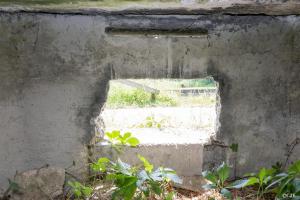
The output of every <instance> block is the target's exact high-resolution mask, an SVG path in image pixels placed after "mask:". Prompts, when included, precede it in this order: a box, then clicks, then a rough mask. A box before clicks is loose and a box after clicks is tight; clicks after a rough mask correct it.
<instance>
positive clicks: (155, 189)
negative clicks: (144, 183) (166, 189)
mask: <svg viewBox="0 0 300 200" xmlns="http://www.w3.org/2000/svg"><path fill="white" fill-rule="evenodd" d="M149 184H150V186H151V190H152V191H153V192H154V193H155V194H157V195H161V193H162V189H161V185H160V184H159V182H156V181H150V183H149Z"/></svg>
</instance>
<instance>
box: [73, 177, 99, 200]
mask: <svg viewBox="0 0 300 200" xmlns="http://www.w3.org/2000/svg"><path fill="white" fill-rule="evenodd" d="M68 185H69V186H70V187H71V191H72V194H74V196H75V198H76V199H83V198H88V197H90V196H91V195H92V192H93V188H91V187H89V186H85V185H83V184H81V183H80V182H78V181H69V182H68Z"/></svg>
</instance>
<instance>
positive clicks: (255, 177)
mask: <svg viewBox="0 0 300 200" xmlns="http://www.w3.org/2000/svg"><path fill="white" fill-rule="evenodd" d="M275 172H276V170H275V169H273V168H272V169H266V168H262V169H260V171H259V172H258V173H257V174H255V173H250V174H246V175H245V176H246V177H247V178H246V179H242V180H238V181H236V182H234V183H233V184H231V186H230V188H236V189H239V188H243V187H248V186H257V188H258V189H257V193H256V195H257V198H261V197H262V196H263V195H264V194H265V193H269V192H270V191H269V190H268V185H269V184H270V183H271V181H272V180H273V177H274V176H275Z"/></svg>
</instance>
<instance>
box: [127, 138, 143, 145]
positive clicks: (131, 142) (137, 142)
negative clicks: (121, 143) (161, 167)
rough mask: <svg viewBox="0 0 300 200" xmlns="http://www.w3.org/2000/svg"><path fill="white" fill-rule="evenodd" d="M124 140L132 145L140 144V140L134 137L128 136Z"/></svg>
mask: <svg viewBox="0 0 300 200" xmlns="http://www.w3.org/2000/svg"><path fill="white" fill-rule="evenodd" d="M126 142H127V143H128V144H129V145H130V146H132V147H136V146H137V145H139V144H140V141H139V140H138V139H137V138H135V137H131V138H128V139H127V140H126Z"/></svg>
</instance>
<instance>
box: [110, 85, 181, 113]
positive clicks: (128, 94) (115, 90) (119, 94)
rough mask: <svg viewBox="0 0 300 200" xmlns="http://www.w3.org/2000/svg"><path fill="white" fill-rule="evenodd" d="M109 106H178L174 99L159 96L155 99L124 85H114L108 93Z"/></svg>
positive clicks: (142, 91) (139, 90)
mask: <svg viewBox="0 0 300 200" xmlns="http://www.w3.org/2000/svg"><path fill="white" fill-rule="evenodd" d="M107 105H108V107H110V108H120V107H130V106H131V107H132V106H133V107H146V106H176V105H177V102H176V100H174V99H173V98H171V97H169V96H166V95H162V94H158V95H156V96H155V99H153V96H152V95H151V93H148V92H146V91H144V90H143V89H128V88H126V87H122V85H120V86H119V85H118V86H116V85H112V87H111V88H110V91H109V93H108V98H107Z"/></svg>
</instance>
